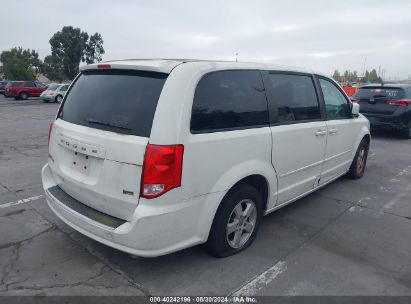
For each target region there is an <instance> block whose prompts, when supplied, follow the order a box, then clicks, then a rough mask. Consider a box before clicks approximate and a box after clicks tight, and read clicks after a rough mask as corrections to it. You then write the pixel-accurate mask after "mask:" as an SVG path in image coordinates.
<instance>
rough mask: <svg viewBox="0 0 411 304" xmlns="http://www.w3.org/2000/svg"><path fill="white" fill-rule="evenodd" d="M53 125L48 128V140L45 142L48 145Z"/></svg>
mask: <svg viewBox="0 0 411 304" xmlns="http://www.w3.org/2000/svg"><path fill="white" fill-rule="evenodd" d="M53 124H54V122H52V123H51V124H50V126H49V138H48V140H47V144H50V136H51V131H52V130H53Z"/></svg>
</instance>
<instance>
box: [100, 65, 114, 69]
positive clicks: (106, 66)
mask: <svg viewBox="0 0 411 304" xmlns="http://www.w3.org/2000/svg"><path fill="white" fill-rule="evenodd" d="M97 68H98V69H111V65H110V64H98V65H97Z"/></svg>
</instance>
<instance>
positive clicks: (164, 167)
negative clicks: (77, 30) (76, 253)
mask: <svg viewBox="0 0 411 304" xmlns="http://www.w3.org/2000/svg"><path fill="white" fill-rule="evenodd" d="M369 145H370V132H369V122H368V120H367V119H366V118H364V116H362V115H361V114H359V105H358V104H353V103H351V102H350V100H349V98H348V97H347V96H346V95H345V94H344V92H343V91H342V90H341V88H340V87H339V85H338V84H337V83H335V82H334V81H333V80H332V79H331V78H329V77H327V76H325V75H321V74H319V73H315V72H312V71H309V70H301V69H293V68H289V67H282V66H273V65H266V64H257V63H240V62H221V61H200V60H124V61H113V62H106V63H103V64H101V63H100V64H92V65H88V66H85V67H83V68H82V69H81V72H80V74H79V75H78V76H77V78H76V79H75V80H74V82H73V84H72V85H71V86H70V88H69V91H68V92H67V94H66V96H65V98H64V100H63V102H62V104H61V106H60V109H59V111H58V114H57V117H56V120H55V121H54V122H53V123H52V124H51V125H50V130H49V155H48V163H47V164H46V165H45V166H44V168H43V170H42V180H43V186H44V190H45V193H46V197H47V202H48V204H49V206H50V208H51V209H52V210H53V211H54V212H55V213H56V214H57V215H58V216H59V217H60V218H61V219H62V220H63V221H64V222H65V223H67V224H68V225H69V226H71V227H72V228H74V229H75V230H77V231H79V232H81V233H82V234H84V235H86V236H89V237H90V238H92V239H94V240H96V241H98V242H101V243H104V244H106V245H108V246H111V247H114V248H116V249H119V250H122V251H125V252H128V253H130V254H133V255H137V256H144V257H154V256H159V255H164V254H167V253H170V252H174V251H177V250H180V249H183V248H187V247H190V246H193V245H196V244H202V243H205V247H206V249H207V250H208V251H209V252H210V253H211V254H213V255H214V256H217V257H223V256H228V255H232V254H235V253H237V252H239V251H241V250H243V249H245V248H246V247H247V246H249V245H250V244H251V243H252V242H253V240H254V239H255V236H256V233H257V230H258V226H259V224H260V221H261V217H262V216H263V215H265V214H268V213H270V212H272V211H274V210H276V209H278V208H280V207H283V206H285V205H287V204H288V203H291V202H293V201H295V200H297V199H298V198H301V197H303V196H304V195H307V194H309V193H311V192H313V191H315V190H317V189H319V188H321V187H322V186H324V185H326V184H328V183H330V182H332V181H334V180H335V179H337V178H339V177H340V176H342V175H347V176H349V177H351V178H354V179H356V178H360V177H361V176H362V175H363V174H364V169H365V165H366V161H367V154H368V149H369Z"/></svg>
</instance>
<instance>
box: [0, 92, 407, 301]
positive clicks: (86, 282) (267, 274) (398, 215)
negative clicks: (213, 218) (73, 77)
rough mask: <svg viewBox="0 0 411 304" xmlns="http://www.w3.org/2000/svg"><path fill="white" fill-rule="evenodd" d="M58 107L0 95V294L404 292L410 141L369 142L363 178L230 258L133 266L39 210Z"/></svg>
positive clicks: (171, 258)
mask: <svg viewBox="0 0 411 304" xmlns="http://www.w3.org/2000/svg"><path fill="white" fill-rule="evenodd" d="M57 109H58V104H54V103H51V104H45V103H43V102H42V101H40V100H38V99H29V100H25V101H17V100H14V99H10V98H7V99H6V98H4V97H3V96H1V97H0V295H145V296H148V295H250V296H255V295H333V296H338V295H354V296H356V295H366V296H378V295H408V296H410V295H411V242H410V237H411V154H410V152H411V140H405V139H402V138H401V137H400V136H399V135H397V134H396V133H395V132H380V133H377V134H372V137H373V138H372V144H371V149H370V156H369V160H368V165H367V169H366V173H365V176H364V177H363V178H362V179H360V180H356V181H353V180H349V179H346V178H340V179H339V180H337V181H335V182H334V183H332V184H330V185H328V186H326V187H324V188H323V189H321V190H319V191H317V192H315V193H313V194H311V195H309V196H307V197H305V198H303V199H300V200H298V201H296V202H295V203H293V204H291V205H289V206H287V207H285V208H282V209H280V210H278V211H277V212H274V213H272V214H270V215H268V216H266V217H265V218H263V221H262V224H261V228H260V231H259V233H258V236H257V238H256V240H255V242H254V244H253V245H252V246H251V247H250V248H249V249H247V250H246V251H244V252H242V253H240V254H238V255H236V256H232V257H228V258H224V259H216V258H213V257H211V256H209V255H208V254H207V253H205V252H204V250H203V249H202V247H201V246H196V247H193V248H190V249H186V250H183V251H181V252H177V253H174V254H170V255H167V256H163V257H158V258H139V257H133V256H130V255H128V254H126V253H122V252H120V251H117V250H115V249H112V248H110V247H107V246H105V245H102V244H99V243H97V242H95V241H93V240H91V239H89V238H87V237H85V236H83V235H81V234H79V233H78V232H76V231H74V230H73V229H71V228H69V227H68V226H67V225H65V224H64V223H63V222H61V221H60V220H59V219H58V218H57V217H56V216H55V215H54V214H53V213H52V212H51V211H50V209H49V208H48V206H47V204H46V201H45V198H44V193H43V190H42V187H41V177H40V170H41V167H42V166H43V165H44V164H45V163H46V161H47V132H48V126H49V123H50V122H51V121H52V120H53V119H54V115H55V113H56V111H57Z"/></svg>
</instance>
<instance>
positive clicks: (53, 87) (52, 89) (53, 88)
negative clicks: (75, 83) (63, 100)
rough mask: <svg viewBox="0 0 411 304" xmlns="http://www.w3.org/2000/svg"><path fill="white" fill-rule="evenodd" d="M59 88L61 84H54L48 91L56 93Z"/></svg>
mask: <svg viewBox="0 0 411 304" xmlns="http://www.w3.org/2000/svg"><path fill="white" fill-rule="evenodd" d="M58 87H59V84H56V83H52V84H50V85H49V86H48V88H47V90H49V91H55V90H57V88H58Z"/></svg>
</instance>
